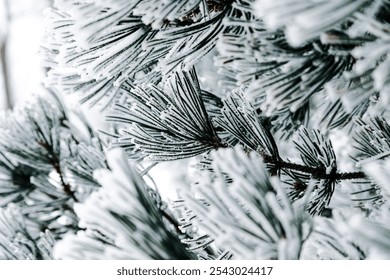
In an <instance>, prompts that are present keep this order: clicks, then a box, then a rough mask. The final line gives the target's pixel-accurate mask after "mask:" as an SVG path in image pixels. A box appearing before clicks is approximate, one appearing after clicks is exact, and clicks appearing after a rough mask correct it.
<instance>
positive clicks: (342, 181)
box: [0, 0, 390, 260]
mask: <svg viewBox="0 0 390 280" xmlns="http://www.w3.org/2000/svg"><path fill="white" fill-rule="evenodd" d="M46 16H47V25H48V26H47V27H48V28H47V38H46V42H45V44H44V47H43V49H42V54H43V56H44V58H43V59H44V61H45V64H46V66H47V67H48V70H49V71H48V75H47V78H46V79H45V86H46V87H47V88H48V91H49V93H50V94H48V95H45V96H38V97H35V98H34V99H33V100H32V101H31V102H27V103H25V104H21V105H20V106H19V107H16V108H15V109H14V111H13V112H7V113H5V114H3V115H1V116H0V130H1V131H0V259H151V260H156V259H198V260H229V259H272V260H273V259H377V258H382V259H388V258H390V253H389V252H390V238H389V236H390V235H389V233H390V211H389V209H390V207H389V202H390V184H389V182H390V124H389V123H390V119H389V116H390V115H389V108H390V107H389V104H390V98H389V92H390V78H389V77H390V59H389V57H390V35H389V34H390V21H389V18H390V2H389V1H388V0H371V1H368V0H315V1H314V0H227V1H223V0H180V1H178V0H163V1H160V0H104V1H103V0H96V1H82V0H81V1H80V0H58V1H55V3H54V7H52V8H50V9H48V11H47V12H46ZM66 94H75V95H77V96H79V97H80V102H88V103H89V105H90V106H95V107H99V108H101V109H102V110H101V113H99V114H98V115H96V117H97V118H101V120H104V119H105V120H106V121H107V122H105V123H104V125H105V127H104V129H101V130H96V128H95V127H94V126H93V125H91V124H90V123H89V122H88V121H87V118H86V117H84V116H83V115H82V114H81V113H80V111H78V110H77V109H74V108H73V109H67V106H65V105H64V103H66V102H64V101H63V100H65V101H66V99H67V96H66ZM188 160H189V161H190V164H189V166H187V165H188ZM172 161H175V162H177V165H175V166H174V167H170V168H168V169H167V170H166V171H164V172H167V173H171V174H173V175H174V176H175V177H180V176H182V178H181V177H180V178H181V179H180V180H179V179H178V180H176V181H175V182H174V183H171V184H172V185H174V187H175V188H176V189H178V197H179V198H178V199H177V200H175V201H170V200H169V199H168V201H165V200H164V199H162V197H164V196H162V195H161V194H160V191H161V192H162V193H164V192H165V190H164V187H161V186H159V180H160V178H154V177H153V178H152V177H151V174H153V168H155V166H156V165H159V164H160V163H161V162H172ZM179 167H180V168H183V169H184V168H187V167H188V169H189V170H187V169H186V170H185V171H184V170H183V171H182V172H181V171H180V170H179ZM341 170H355V171H350V172H342V171H341ZM188 171H189V172H188ZM179 174H180V175H179ZM154 181H156V182H157V184H156V185H157V186H158V187H156V185H155V183H154ZM362 229H364V230H362Z"/></svg>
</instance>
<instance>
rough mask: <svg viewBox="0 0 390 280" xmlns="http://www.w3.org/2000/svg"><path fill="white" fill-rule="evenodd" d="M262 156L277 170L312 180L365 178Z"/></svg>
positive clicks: (351, 173)
mask: <svg viewBox="0 0 390 280" xmlns="http://www.w3.org/2000/svg"><path fill="white" fill-rule="evenodd" d="M262 156H263V159H264V162H265V163H268V164H272V166H275V167H276V168H277V169H278V170H281V169H288V170H293V171H300V172H304V173H307V174H310V175H312V177H313V178H314V179H320V180H322V179H325V180H326V179H327V180H331V181H339V180H354V179H364V178H367V176H366V174H365V173H364V172H361V171H357V172H331V173H327V172H326V169H325V168H321V167H310V166H306V165H301V164H297V163H292V162H287V161H283V160H275V159H274V158H273V157H271V156H269V155H266V154H263V155H262Z"/></svg>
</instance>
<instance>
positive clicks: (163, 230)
mask: <svg viewBox="0 0 390 280" xmlns="http://www.w3.org/2000/svg"><path fill="white" fill-rule="evenodd" d="M107 160H108V165H109V167H110V169H111V171H108V170H101V171H97V172H96V178H97V179H98V181H99V182H100V184H101V185H102V188H101V189H100V190H99V191H97V192H95V193H93V194H92V195H91V196H90V197H89V198H88V200H87V201H86V202H85V203H84V204H80V205H78V206H76V207H75V208H76V212H77V214H78V216H79V217H80V225H81V226H82V227H86V230H82V231H79V232H78V233H77V235H68V236H67V237H65V238H64V239H63V240H62V241H60V242H59V243H57V244H56V247H55V249H54V256H55V257H56V258H59V259H85V258H87V259H160V260H161V259H193V258H194V257H195V256H194V255H193V254H192V253H190V252H188V251H187V250H186V248H185V246H184V244H182V243H181V241H180V239H179V238H178V237H177V236H176V235H175V234H173V233H172V231H171V229H170V227H169V226H168V225H167V224H165V222H164V220H163V217H162V214H161V212H160V211H159V209H158V208H157V206H156V204H155V201H154V200H153V199H152V197H151V196H150V194H149V192H148V189H147V186H146V184H145V183H144V181H143V180H142V179H141V177H140V176H139V174H138V173H137V171H136V170H135V167H134V166H133V165H131V164H129V162H128V160H127V158H126V156H125V155H124V153H123V152H122V151H120V150H119V149H113V150H111V151H110V152H109V153H108V155H107ZM103 240H104V242H102V241H103Z"/></svg>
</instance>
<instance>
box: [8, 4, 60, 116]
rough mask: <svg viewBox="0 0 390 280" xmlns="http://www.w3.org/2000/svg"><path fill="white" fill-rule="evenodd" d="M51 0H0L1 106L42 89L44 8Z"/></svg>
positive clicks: (11, 104)
mask: <svg viewBox="0 0 390 280" xmlns="http://www.w3.org/2000/svg"><path fill="white" fill-rule="evenodd" d="M52 2H53V1H52V0H0V109H1V110H4V109H8V108H12V107H13V106H14V105H15V104H16V103H18V102H19V101H21V100H23V99H25V98H27V97H28V96H29V95H31V94H32V93H39V92H40V91H42V79H43V77H44V75H45V69H44V68H43V66H42V65H41V59H40V57H39V47H40V45H41V42H42V39H43V36H44V30H45V29H44V17H43V10H44V9H45V8H47V7H49V6H50V5H52Z"/></svg>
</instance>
